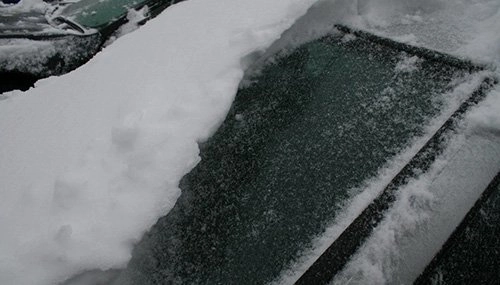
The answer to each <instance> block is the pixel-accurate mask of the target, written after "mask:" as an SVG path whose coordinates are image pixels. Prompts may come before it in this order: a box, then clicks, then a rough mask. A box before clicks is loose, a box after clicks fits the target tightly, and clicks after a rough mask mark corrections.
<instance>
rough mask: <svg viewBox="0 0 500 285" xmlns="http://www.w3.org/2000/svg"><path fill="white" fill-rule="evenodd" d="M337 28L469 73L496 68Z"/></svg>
mask: <svg viewBox="0 0 500 285" xmlns="http://www.w3.org/2000/svg"><path fill="white" fill-rule="evenodd" d="M335 28H336V29H337V30H339V31H341V32H343V33H345V34H352V35H355V36H357V37H360V38H363V39H366V40H368V41H370V42H373V43H377V44H380V45H383V46H387V47H390V48H393V49H396V50H400V51H403V52H407V53H409V54H412V55H416V56H418V57H421V58H425V59H426V60H429V61H434V62H440V63H445V64H447V65H450V66H453V67H457V68H460V69H463V70H467V71H469V72H477V71H481V70H485V69H494V67H493V66H491V65H490V64H485V63H479V62H474V61H472V60H470V59H467V58H458V57H456V56H453V55H450V54H446V53H442V52H439V51H435V50H430V49H426V48H423V47H418V46H413V45H409V44H405V43H402V42H397V41H394V40H391V39H388V38H384V37H381V36H377V35H374V34H370V33H368V32H365V31H361V30H356V29H352V28H350V27H347V26H344V25H335Z"/></svg>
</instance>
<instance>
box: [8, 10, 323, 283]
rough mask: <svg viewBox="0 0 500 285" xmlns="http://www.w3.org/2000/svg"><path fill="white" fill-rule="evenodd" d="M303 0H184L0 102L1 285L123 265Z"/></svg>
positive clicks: (172, 197)
mask: <svg viewBox="0 0 500 285" xmlns="http://www.w3.org/2000/svg"><path fill="white" fill-rule="evenodd" d="M312 2H314V1H312V0H310V1H304V0H274V1H267V0H253V1H242V0H240V1H235V0H190V1H187V2H183V3H180V4H177V5H174V6H172V7H170V8H169V9H167V10H166V11H165V12H164V13H162V15H160V16H159V17H158V18H156V19H154V20H152V21H150V22H148V23H147V24H146V25H145V26H144V27H142V28H141V29H139V30H138V31H136V32H134V33H131V34H128V35H126V36H124V37H122V38H120V39H118V40H117V41H116V42H114V43H113V44H112V45H110V46H109V47H108V48H106V49H104V50H103V51H102V52H101V53H99V54H98V55H97V56H96V57H95V58H93V59H92V60H91V61H90V62H89V63H88V64H86V65H85V66H83V67H81V68H79V69H77V70H75V71H74V72H71V73H69V74H66V75H64V76H61V77H58V78H55V77H53V78H48V79H46V80H43V81H40V82H38V83H37V84H36V87H35V88H34V89H31V90H29V91H27V92H25V93H22V92H11V93H8V94H7V95H6V96H7V99H5V100H2V101H1V103H0V133H1V135H0V145H1V148H0V161H1V164H0V197H1V199H0V230H1V232H2V234H1V235H0V283H1V284H7V285H8V284H16V285H22V284H57V283H59V282H62V281H64V280H65V279H67V278H69V277H71V276H72V275H74V274H77V273H80V272H83V271H85V270H89V269H96V268H97V269H102V270H106V269H109V268H117V267H123V266H125V265H126V263H127V262H128V260H129V259H130V256H131V250H132V247H133V245H134V244H135V243H136V242H137V241H138V240H139V239H140V238H141V236H142V235H143V233H144V232H145V231H146V230H147V229H148V228H149V227H150V226H151V225H153V224H154V223H155V222H156V220H157V219H158V217H160V216H162V215H164V214H166V213H167V212H168V211H169V210H170V209H171V207H172V206H173V205H174V203H175V201H176V199H177V197H178V196H179V195H180V190H179V189H178V187H177V186H178V182H179V180H180V179H181V178H182V176H183V175H184V174H186V173H187V172H188V171H190V169H192V168H193V166H194V165H195V164H196V163H197V162H198V160H199V157H198V152H199V151H198V145H197V143H198V142H199V141H202V140H204V139H206V138H207V137H209V136H210V134H212V133H213V131H214V130H215V129H216V128H217V126H218V125H219V124H220V122H221V121H222V120H223V118H224V116H225V114H226V112H227V111H228V109H229V107H230V104H231V102H232V100H233V97H234V95H235V94H236V90H237V86H238V84H239V82H240V80H241V78H242V76H243V70H244V69H245V64H244V63H245V62H246V61H245V60H244V59H245V58H246V57H247V56H249V55H250V54H253V53H255V52H258V51H263V50H264V49H265V48H266V47H268V46H269V45H270V44H271V43H272V42H273V41H275V40H276V39H277V38H278V37H279V36H280V34H281V33H282V32H283V31H284V30H285V29H287V28H288V27H290V26H291V25H292V24H293V22H294V21H295V19H296V18H298V17H299V16H301V15H302V14H303V13H305V11H306V10H307V8H308V6H309V5H311V4H312Z"/></svg>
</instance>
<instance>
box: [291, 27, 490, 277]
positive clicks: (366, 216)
mask: <svg viewBox="0 0 500 285" xmlns="http://www.w3.org/2000/svg"><path fill="white" fill-rule="evenodd" d="M336 28H337V29H338V30H339V31H341V32H344V33H346V34H349V33H352V34H354V35H356V36H358V37H361V38H364V39H367V40H369V41H372V42H376V43H379V44H382V45H384V46H388V47H391V48H394V49H397V50H401V51H404V52H407V53H408V54H411V55H416V56H419V57H422V58H425V59H429V60H433V61H438V62H442V63H444V64H448V65H452V66H455V67H459V68H460V69H465V70H467V71H471V72H477V71H481V70H485V69H489V66H487V65H481V64H475V63H473V62H472V61H464V60H461V59H459V58H455V57H453V56H451V55H447V54H444V53H440V52H436V51H432V50H428V49H424V48H420V47H414V46H410V45H407V44H403V43H398V42H394V41H392V40H390V39H385V38H381V37H379V36H375V35H372V34H369V33H366V32H361V31H354V32H353V30H351V29H350V28H347V27H345V26H336ZM497 83H498V80H497V79H496V78H493V77H488V76H486V77H485V78H484V79H483V81H482V83H481V84H480V85H479V87H478V88H477V89H476V90H475V91H474V92H473V93H472V94H471V95H470V97H469V98H468V99H467V100H465V101H464V102H463V103H462V104H461V105H460V107H459V108H458V109H457V110H456V111H455V112H454V113H453V114H452V115H451V117H450V118H448V120H447V121H446V122H445V123H444V124H443V125H442V126H441V127H440V128H439V130H438V131H437V132H436V133H435V134H434V135H433V136H432V137H431V138H430V139H429V141H427V143H426V144H425V145H424V146H423V147H422V148H421V149H420V150H419V151H418V152H417V154H416V155H415V156H414V157H413V158H412V159H411V160H410V162H409V163H408V164H407V165H405V167H404V168H403V169H402V170H401V171H400V172H399V173H398V174H397V175H396V176H395V177H394V178H393V179H392V180H391V182H390V183H389V184H388V185H387V186H386V187H385V189H384V190H383V191H382V193H381V194H380V195H379V196H378V197H377V198H375V199H374V200H373V201H372V202H371V203H370V204H369V205H368V207H367V208H366V209H365V210H363V212H362V213H361V214H360V215H359V216H358V217H357V218H356V219H355V220H354V221H353V222H352V223H351V224H350V225H349V226H348V227H347V228H346V229H345V230H344V231H343V232H342V234H341V235H340V236H339V237H338V238H337V239H336V240H335V241H334V242H333V243H332V244H331V245H330V247H328V249H326V251H325V252H324V253H323V254H322V255H321V256H320V257H319V258H318V259H317V260H316V261H315V262H314V263H313V264H312V265H311V267H309V269H308V270H307V271H306V272H305V273H304V274H303V275H302V276H301V277H300V278H299V279H298V280H297V281H296V283H295V284H296V285H308V284H328V283H329V282H331V280H332V279H333V277H334V276H335V275H336V274H337V273H338V272H340V271H341V270H342V269H343V268H344V266H345V265H346V263H347V262H348V261H349V259H350V258H351V256H353V254H355V252H356V251H357V250H358V249H359V247H360V246H361V245H362V244H363V242H364V241H365V240H366V239H367V238H368V237H369V236H370V235H371V234H372V232H373V229H374V228H375V227H376V226H377V225H378V224H379V223H380V222H381V221H382V219H383V218H384V215H385V213H386V211H387V210H388V209H389V208H390V207H391V206H392V204H393V203H394V201H395V200H396V194H397V191H398V189H399V188H400V187H401V186H403V185H405V184H407V183H408V182H409V180H410V179H412V178H414V177H416V176H417V175H419V174H421V173H424V172H426V171H428V170H429V169H430V167H431V165H432V164H433V163H434V161H435V160H436V158H437V157H438V156H439V155H440V154H442V152H443V151H444V149H445V146H446V138H447V137H448V135H449V134H450V133H452V132H453V131H454V130H455V129H456V127H457V125H458V123H459V122H460V120H461V119H462V118H463V117H464V115H465V113H466V112H467V111H468V110H469V109H470V108H471V107H472V106H474V105H476V104H477V103H479V102H480V101H481V100H482V99H484V97H486V94H487V93H488V91H490V90H491V89H492V88H493V86H494V85H495V84H497Z"/></svg>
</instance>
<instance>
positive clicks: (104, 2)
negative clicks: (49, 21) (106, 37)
mask: <svg viewBox="0 0 500 285" xmlns="http://www.w3.org/2000/svg"><path fill="white" fill-rule="evenodd" d="M143 2H145V1H141V0H81V1H78V2H75V3H72V4H69V5H68V6H66V7H65V8H64V9H63V10H62V12H61V14H60V15H61V16H64V17H66V18H68V19H70V20H72V21H74V22H76V23H78V24H80V25H82V26H84V27H87V28H94V29H98V28H101V27H103V26H106V25H108V24H109V23H110V22H112V21H115V20H117V19H118V18H120V17H122V16H123V15H126V14H127V11H128V10H129V9H131V8H134V7H137V6H138V5H139V4H140V3H143Z"/></svg>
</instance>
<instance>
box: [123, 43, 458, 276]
mask: <svg viewBox="0 0 500 285" xmlns="http://www.w3.org/2000/svg"><path fill="white" fill-rule="evenodd" d="M463 75H464V74H463V71H461V70H459V69H458V68H455V67H451V66H447V65H446V64H443V63H441V62H436V61H429V60H424V59H419V58H416V57H410V56H408V55H406V54H404V53H402V52H400V51H398V50H395V49H391V48H388V47H387V46H381V45H378V44H375V43H373V42H370V41H367V40H365V39H362V38H357V39H352V38H351V37H347V38H346V37H343V36H342V35H339V36H329V37H326V38H322V39H320V40H316V41H314V42H310V43H307V44H304V45H303V46H301V47H300V48H297V49H296V50H294V51H293V52H291V53H289V54H288V55H285V56H282V57H280V58H278V59H276V61H275V62H274V63H273V64H270V65H268V66H267V67H265V68H264V69H263V70H262V72H261V73H260V75H259V76H257V77H256V78H254V80H255V82H254V83H253V84H251V86H249V87H247V88H244V89H242V90H240V91H239V92H238V94H237V97H236V100H235V102H234V104H233V106H232V108H231V110H230V112H229V114H228V116H227V118H226V120H225V121H224V123H223V124H222V126H221V127H220V129H219V130H218V131H217V133H216V134H215V135H214V136H213V137H212V138H211V139H210V140H209V141H208V142H207V143H205V144H203V145H202V146H201V157H202V161H201V162H200V164H199V165H198V166H197V167H196V168H195V169H194V170H193V171H192V172H191V173H190V174H188V175H187V176H186V177H185V178H184V179H183V181H182V183H181V188H182V190H183V193H182V196H181V197H180V199H179V200H178V202H177V204H176V206H175V207H174V209H173V210H172V211H171V212H170V213H169V214H168V215H167V216H166V217H165V218H162V219H161V220H160V221H159V222H158V223H157V225H156V226H155V227H154V228H153V230H152V232H151V234H149V235H148V236H146V237H145V239H144V240H143V241H142V243H141V244H140V245H139V246H138V248H137V250H136V252H135V254H134V257H133V259H132V261H131V263H130V265H129V269H128V270H127V271H126V272H125V274H124V276H126V277H124V278H125V279H129V278H130V279H132V280H134V283H136V284H156V283H161V282H167V281H168V280H170V281H175V282H181V283H185V284H198V283H201V284H263V283H264V282H267V281H271V280H273V279H275V278H276V277H277V276H278V275H279V274H280V272H281V271H282V270H283V269H284V268H286V266H287V265H289V264H290V262H292V261H293V260H294V259H295V258H296V257H297V255H298V254H299V253H300V252H301V251H302V250H304V249H305V248H307V247H308V246H310V243H311V240H312V239H313V238H314V237H315V236H317V235H318V234H320V233H321V232H322V231H323V230H324V229H325V226H326V225H327V224H328V223H330V222H331V221H332V220H333V219H334V218H335V217H336V216H337V215H338V213H339V210H340V209H341V206H342V203H343V202H344V201H346V199H347V198H349V197H352V196H353V195H355V194H357V193H359V191H358V190H355V189H357V188H359V189H362V187H361V186H362V185H363V183H364V182H365V181H366V180H367V179H370V178H372V177H374V176H375V175H376V174H377V171H379V170H380V169H381V168H382V167H384V166H385V165H386V163H387V162H388V161H389V160H390V159H392V158H393V157H394V156H395V155H396V154H397V153H399V152H400V151H401V150H402V149H404V148H405V147H408V145H409V144H410V142H411V141H412V140H413V139H414V138H415V137H419V136H422V135H423V131H424V128H425V126H426V125H428V124H429V122H430V120H431V119H433V118H435V117H436V116H437V115H439V114H440V110H441V109H442V107H443V104H446V100H447V99H446V98H447V97H446V96H444V95H443V93H445V92H446V91H447V90H449V88H450V85H449V84H450V82H451V81H452V80H453V79H455V78H457V77H460V76H463Z"/></svg>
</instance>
